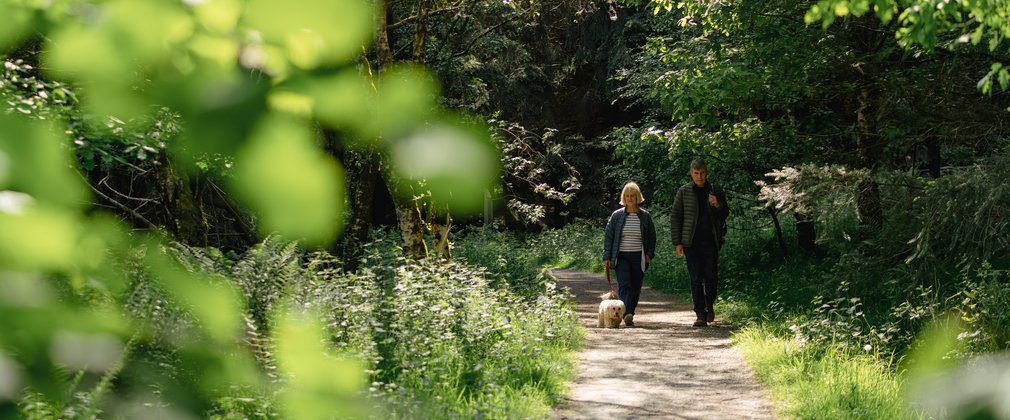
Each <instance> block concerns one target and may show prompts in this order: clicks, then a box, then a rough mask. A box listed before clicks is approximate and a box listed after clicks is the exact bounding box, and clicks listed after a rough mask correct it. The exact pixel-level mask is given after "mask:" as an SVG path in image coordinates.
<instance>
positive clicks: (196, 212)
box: [157, 162, 210, 246]
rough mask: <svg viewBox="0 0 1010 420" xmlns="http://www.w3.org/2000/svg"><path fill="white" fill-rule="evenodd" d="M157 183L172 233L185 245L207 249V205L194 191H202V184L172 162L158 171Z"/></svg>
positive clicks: (166, 219)
mask: <svg viewBox="0 0 1010 420" xmlns="http://www.w3.org/2000/svg"><path fill="white" fill-rule="evenodd" d="M157 180H158V181H157V183H158V189H159V190H160V195H161V203H162V206H163V209H164V211H165V221H166V225H167V227H168V229H169V230H170V231H171V232H172V233H173V234H174V235H175V237H176V238H177V239H178V240H179V241H181V242H184V243H186V244H189V245H194V246H207V245H208V240H207V239H208V238H207V234H208V232H209V230H210V226H209V225H208V223H207V218H206V217H205V215H204V211H203V201H201V200H200V199H199V197H198V195H197V194H196V193H195V191H194V190H198V189H199V181H193V180H191V179H190V178H189V176H188V175H186V174H180V173H178V172H176V170H175V168H174V167H173V165H172V164H171V162H168V163H166V164H165V165H163V166H162V170H160V171H158V174H157Z"/></svg>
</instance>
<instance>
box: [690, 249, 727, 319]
mask: <svg viewBox="0 0 1010 420" xmlns="http://www.w3.org/2000/svg"><path fill="white" fill-rule="evenodd" d="M684 256H685V257H686V258H687V272H688V274H690V275H691V300H692V301H694V313H695V314H697V315H698V318H701V319H705V317H706V315H707V314H708V309H707V308H711V307H712V305H714V304H715V293H716V289H717V288H718V285H719V272H718V268H717V267H718V265H719V249H718V248H717V247H716V246H715V244H713V243H708V244H698V245H697V246H691V247H684Z"/></svg>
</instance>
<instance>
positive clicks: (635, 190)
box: [621, 182, 645, 206]
mask: <svg viewBox="0 0 1010 420" xmlns="http://www.w3.org/2000/svg"><path fill="white" fill-rule="evenodd" d="M629 191H630V192H633V193H635V196H636V197H638V200H637V202H636V203H635V204H642V203H644V202H645V197H642V190H641V189H640V188H638V184H636V183H634V182H629V183H627V184H624V189H623V190H621V205H622V206H626V205H628V203H625V202H624V194H626V193H627V192H629Z"/></svg>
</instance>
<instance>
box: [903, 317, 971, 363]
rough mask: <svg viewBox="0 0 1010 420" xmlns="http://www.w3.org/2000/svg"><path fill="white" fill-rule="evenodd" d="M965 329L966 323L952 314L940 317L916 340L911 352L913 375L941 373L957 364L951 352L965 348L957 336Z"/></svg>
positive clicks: (910, 359)
mask: <svg viewBox="0 0 1010 420" xmlns="http://www.w3.org/2000/svg"><path fill="white" fill-rule="evenodd" d="M962 331H964V323H963V322H961V320H960V319H958V318H957V316H955V315H953V314H950V315H946V316H944V317H941V318H938V319H936V320H934V321H933V322H932V324H930V326H929V327H928V328H927V329H926V330H925V331H924V332H923V333H922V334H921V335H920V336H919V338H918V339H917V340H916V346H915V347H913V349H912V351H911V352H910V354H909V357H908V360H909V361H910V363H911V364H910V365H909V373H910V375H911V376H912V377H919V376H930V375H935V374H938V373H941V372H943V371H945V370H947V369H949V368H950V367H952V366H954V365H955V364H956V360H955V359H954V358H952V357H950V356H951V354H952V353H953V352H955V351H957V350H961V349H963V347H964V346H963V344H962V343H961V342H960V341H958V339H957V337H958V334H960V333H961V332H962Z"/></svg>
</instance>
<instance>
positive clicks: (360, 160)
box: [335, 150, 379, 271]
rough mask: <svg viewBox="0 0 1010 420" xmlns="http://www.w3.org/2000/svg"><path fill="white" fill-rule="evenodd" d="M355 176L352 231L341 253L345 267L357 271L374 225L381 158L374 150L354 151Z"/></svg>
mask: <svg viewBox="0 0 1010 420" xmlns="http://www.w3.org/2000/svg"><path fill="white" fill-rule="evenodd" d="M353 155H355V159H354V170H353V174H354V177H355V180H356V182H355V184H354V185H355V186H354V196H353V197H352V200H353V201H352V202H351V206H352V216H351V226H350V232H348V238H347V240H346V242H345V245H344V249H343V250H342V252H341V253H340V254H335V255H342V260H343V262H344V269H345V270H347V271H355V270H357V269H358V262H359V261H361V257H362V255H361V250H362V249H363V246H364V244H365V242H367V241H368V231H369V229H371V227H372V209H373V204H374V202H375V201H374V197H375V184H376V183H377V181H378V178H379V158H378V154H377V153H375V152H374V151H371V150H368V151H365V152H363V153H361V154H358V153H353Z"/></svg>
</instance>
